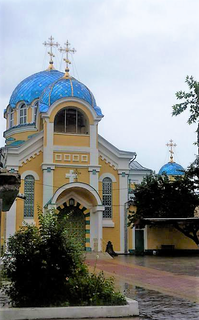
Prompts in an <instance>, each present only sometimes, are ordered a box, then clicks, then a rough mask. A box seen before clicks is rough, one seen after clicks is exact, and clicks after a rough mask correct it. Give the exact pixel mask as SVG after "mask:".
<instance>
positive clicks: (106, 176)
mask: <svg viewBox="0 0 199 320" xmlns="http://www.w3.org/2000/svg"><path fill="white" fill-rule="evenodd" d="M104 178H110V179H111V180H112V182H117V180H116V178H115V176H114V175H113V174H112V173H109V172H105V173H103V174H102V175H101V176H100V177H99V181H101V182H102V180H103V179H104Z"/></svg>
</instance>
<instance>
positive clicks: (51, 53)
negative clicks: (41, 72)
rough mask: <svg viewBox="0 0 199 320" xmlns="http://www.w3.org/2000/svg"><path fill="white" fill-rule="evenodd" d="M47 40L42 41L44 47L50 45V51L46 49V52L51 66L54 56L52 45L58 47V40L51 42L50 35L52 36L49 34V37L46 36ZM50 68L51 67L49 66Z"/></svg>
mask: <svg viewBox="0 0 199 320" xmlns="http://www.w3.org/2000/svg"><path fill="white" fill-rule="evenodd" d="M48 40H49V42H46V41H45V42H44V43H43V45H44V46H45V47H50V51H48V54H49V56H50V62H49V63H50V65H51V66H52V65H53V59H52V58H53V57H55V56H54V54H53V50H52V49H53V47H58V46H59V43H58V42H53V40H54V38H53V37H52V36H50V38H48ZM51 69H52V68H51Z"/></svg>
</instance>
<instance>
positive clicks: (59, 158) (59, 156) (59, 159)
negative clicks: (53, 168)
mask: <svg viewBox="0 0 199 320" xmlns="http://www.w3.org/2000/svg"><path fill="white" fill-rule="evenodd" d="M55 160H57V161H62V154H58V153H57V154H55Z"/></svg>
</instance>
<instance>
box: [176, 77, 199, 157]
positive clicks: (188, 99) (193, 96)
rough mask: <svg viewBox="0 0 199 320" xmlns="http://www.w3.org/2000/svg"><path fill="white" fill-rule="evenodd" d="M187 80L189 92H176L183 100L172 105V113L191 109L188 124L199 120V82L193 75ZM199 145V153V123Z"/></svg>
mask: <svg viewBox="0 0 199 320" xmlns="http://www.w3.org/2000/svg"><path fill="white" fill-rule="evenodd" d="M185 82H186V83H187V85H188V88H189V92H185V91H178V92H176V98H177V100H183V101H182V102H181V103H177V104H175V105H173V106H172V108H173V111H172V115H173V116H177V115H179V114H181V113H182V112H184V111H185V110H187V109H189V113H190V115H189V118H188V121H187V122H188V124H192V123H195V122H198V120H199V82H197V81H196V80H194V78H193V77H192V76H190V77H189V76H187V77H186V80H185ZM196 132H197V146H198V155H199V123H198V127H197V130H196Z"/></svg>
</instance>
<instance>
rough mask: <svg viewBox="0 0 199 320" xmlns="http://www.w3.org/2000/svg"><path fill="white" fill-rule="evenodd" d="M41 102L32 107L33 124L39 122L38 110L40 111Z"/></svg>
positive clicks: (36, 102)
mask: <svg viewBox="0 0 199 320" xmlns="http://www.w3.org/2000/svg"><path fill="white" fill-rule="evenodd" d="M38 105H39V100H37V101H35V102H34V104H33V106H32V122H33V123H36V122H37V110H38Z"/></svg>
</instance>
